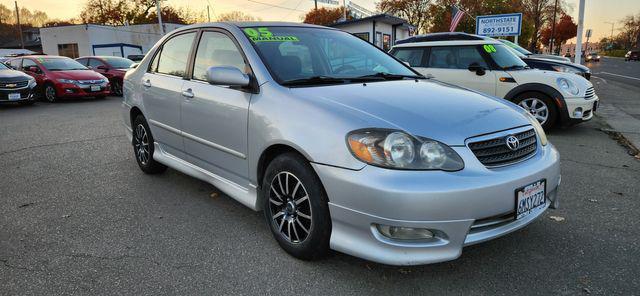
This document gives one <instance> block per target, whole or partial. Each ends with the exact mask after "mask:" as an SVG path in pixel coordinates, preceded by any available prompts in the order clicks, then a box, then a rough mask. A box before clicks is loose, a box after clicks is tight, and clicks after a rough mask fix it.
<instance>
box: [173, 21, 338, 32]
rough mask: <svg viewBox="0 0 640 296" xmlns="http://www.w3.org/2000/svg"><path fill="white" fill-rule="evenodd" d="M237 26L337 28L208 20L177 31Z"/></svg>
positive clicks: (282, 23) (284, 23)
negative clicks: (208, 21)
mask: <svg viewBox="0 0 640 296" xmlns="http://www.w3.org/2000/svg"><path fill="white" fill-rule="evenodd" d="M229 26H231V27H237V28H248V27H301V28H322V29H330V30H338V29H336V28H330V27H325V26H318V25H313V24H305V23H293V22H210V23H198V24H193V25H189V26H184V27H180V28H179V29H177V30H176V32H177V31H183V30H190V29H199V28H209V27H218V28H226V27H229Z"/></svg>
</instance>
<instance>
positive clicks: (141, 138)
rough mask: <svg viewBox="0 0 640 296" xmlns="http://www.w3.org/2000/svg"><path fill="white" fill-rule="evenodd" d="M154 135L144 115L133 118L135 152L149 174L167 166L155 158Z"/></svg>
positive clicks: (142, 166)
mask: <svg viewBox="0 0 640 296" xmlns="http://www.w3.org/2000/svg"><path fill="white" fill-rule="evenodd" d="M153 143H154V141H153V136H152V135H151V130H150V129H149V125H148V124H147V121H146V120H145V118H144V116H142V115H138V116H137V117H136V119H134V120H133V139H132V144H133V153H134V155H135V157H136V161H137V162H138V166H139V167H140V169H141V170H142V171H143V172H145V173H147V174H159V173H162V172H164V171H165V170H166V169H167V167H166V166H165V165H163V164H161V163H159V162H157V161H156V160H155V159H153V153H154V145H153Z"/></svg>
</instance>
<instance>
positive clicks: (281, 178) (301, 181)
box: [261, 153, 331, 260]
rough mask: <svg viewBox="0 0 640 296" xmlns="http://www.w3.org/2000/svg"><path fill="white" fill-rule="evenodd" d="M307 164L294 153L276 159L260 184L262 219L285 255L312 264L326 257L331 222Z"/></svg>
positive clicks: (327, 209) (325, 204) (318, 187)
mask: <svg viewBox="0 0 640 296" xmlns="http://www.w3.org/2000/svg"><path fill="white" fill-rule="evenodd" d="M321 184H322V183H321V182H320V179H319V178H318V176H317V175H316V174H315V172H314V171H313V169H312V168H311V166H310V165H309V162H308V161H307V160H306V159H304V158H303V157H301V156H300V155H298V154H295V153H286V154H282V155H280V156H278V157H276V158H275V159H274V160H273V161H272V162H271V163H270V164H269V166H268V167H267V171H266V173H265V176H264V178H263V180H262V189H261V190H262V197H263V202H264V204H263V206H264V216H265V219H266V221H267V224H268V225H269V228H270V229H271V232H272V233H273V236H274V237H275V239H276V240H277V241H278V244H279V245H280V247H282V248H283V249H284V250H285V251H287V253H289V254H291V255H292V256H294V257H296V258H299V259H303V260H313V259H317V258H321V257H323V256H325V255H326V254H327V253H328V250H329V238H330V236H331V218H330V216H329V206H328V203H327V196H326V194H325V192H324V189H323V188H322V185H321Z"/></svg>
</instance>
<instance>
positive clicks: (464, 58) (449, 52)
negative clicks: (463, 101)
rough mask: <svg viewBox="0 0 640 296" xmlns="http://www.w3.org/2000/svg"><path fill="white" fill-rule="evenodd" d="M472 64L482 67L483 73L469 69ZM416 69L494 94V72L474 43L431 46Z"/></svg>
mask: <svg viewBox="0 0 640 296" xmlns="http://www.w3.org/2000/svg"><path fill="white" fill-rule="evenodd" d="M472 64H477V65H479V66H481V67H483V68H484V69H485V73H484V74H483V75H478V74H476V72H473V71H469V66H470V65H472ZM416 70H418V72H420V73H421V74H423V75H425V76H427V77H431V78H434V79H436V80H439V81H443V82H447V83H451V84H455V85H458V86H462V87H466V88H469V89H473V90H476V91H479V92H482V93H486V94H488V95H492V96H493V95H495V94H496V73H495V72H494V71H492V70H491V69H490V67H489V65H488V64H487V62H486V61H485V59H484V58H483V57H482V55H481V54H480V52H479V51H478V49H477V47H476V46H474V45H464V46H434V47H431V48H430V52H429V55H428V58H426V59H425V61H424V62H423V66H422V67H418V68H416Z"/></svg>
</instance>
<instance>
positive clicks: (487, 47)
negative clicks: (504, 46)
mask: <svg viewBox="0 0 640 296" xmlns="http://www.w3.org/2000/svg"><path fill="white" fill-rule="evenodd" d="M482 47H483V48H484V51H486V52H488V53H494V52H496V47H495V46H493V45H492V44H485V45H483V46H482Z"/></svg>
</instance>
